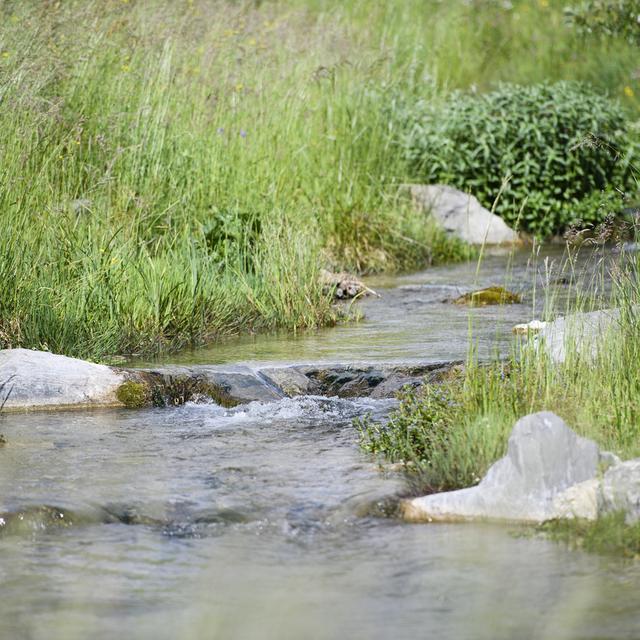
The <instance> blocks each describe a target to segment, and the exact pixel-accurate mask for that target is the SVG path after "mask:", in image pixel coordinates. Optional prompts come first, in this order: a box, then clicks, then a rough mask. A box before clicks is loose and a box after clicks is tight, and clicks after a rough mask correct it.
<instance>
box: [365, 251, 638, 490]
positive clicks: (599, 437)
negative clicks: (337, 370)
mask: <svg viewBox="0 0 640 640" xmlns="http://www.w3.org/2000/svg"><path fill="white" fill-rule="evenodd" d="M608 250H609V249H605V251H608ZM600 258H601V256H599V255H598V254H596V256H595V258H594V259H595V260H596V261H599V260H600ZM572 264H575V256H574V257H573V258H572V260H570V261H569V262H568V266H567V270H566V273H570V271H571V268H572V267H571V265H572ZM602 265H603V266H602V268H603V269H604V268H605V267H604V263H602ZM611 272H612V275H613V278H614V281H613V283H614V284H613V291H612V293H611V294H610V295H608V296H605V297H604V298H603V297H602V295H601V293H602V292H600V294H599V299H598V300H597V302H596V304H600V305H604V306H611V307H619V308H621V309H622V314H621V318H620V322H619V325H618V326H616V327H615V330H614V331H612V332H611V334H610V335H606V336H600V338H601V339H602V340H603V341H604V342H603V346H602V347H601V348H599V349H598V352H597V356H596V357H595V358H591V357H590V356H589V353H590V350H589V349H582V350H581V351H580V353H578V352H577V350H576V351H571V349H569V352H568V355H567V358H566V360H565V361H564V362H563V363H562V364H557V363H553V362H551V361H550V360H549V358H548V356H547V354H546V352H545V351H544V350H542V349H535V348H532V345H531V341H530V340H529V341H527V340H526V338H525V340H524V341H523V342H521V343H516V344H515V345H514V348H513V352H512V354H511V355H510V356H509V357H508V358H506V359H505V360H501V361H494V362H490V363H478V362H477V361H476V360H475V358H474V357H473V354H471V355H470V358H469V362H468V363H467V365H466V366H465V367H464V368H461V369H459V370H457V371H456V370H454V371H453V372H452V374H451V375H450V376H449V378H448V379H447V380H445V381H443V382H442V383H439V384H432V385H425V386H424V387H422V388H421V389H420V390H417V391H416V390H413V389H407V390H405V391H403V392H402V393H401V394H400V406H399V408H398V409H397V410H396V411H394V412H393V413H392V414H391V416H390V419H389V421H388V422H387V423H384V424H378V423H374V422H372V421H370V420H367V419H366V420H364V421H361V422H360V424H359V425H358V426H359V428H360V433H361V446H362V447H363V449H364V450H365V451H367V452H369V453H371V454H373V455H375V456H380V457H381V458H383V459H386V460H389V461H392V462H401V463H404V465H405V467H406V470H407V471H408V472H409V475H410V477H411V478H412V480H413V482H414V484H415V489H416V492H418V493H424V492H433V491H442V490H450V489H458V488H461V487H466V486H472V485H474V484H476V483H477V482H478V481H479V480H480V479H481V478H482V477H483V476H484V474H485V473H486V471H487V469H488V468H489V466H490V465H491V464H493V462H495V461H496V460H497V459H498V458H500V457H501V456H502V455H504V453H505V450H506V445H507V439H508V437H509V434H510V432H511V429H512V428H513V425H514V424H515V422H516V421H517V420H518V419H519V418H521V417H522V416H524V415H527V414H529V413H533V412H536V411H543V410H545V411H553V412H555V413H557V414H558V415H559V416H561V417H562V418H563V419H564V420H565V421H566V422H567V424H568V425H569V426H570V427H571V428H572V429H574V430H575V431H576V432H578V433H579V434H580V435H583V436H585V437H588V438H591V439H593V440H595V441H596V442H597V443H598V444H599V445H600V446H601V447H602V448H603V449H605V450H608V451H613V452H614V453H616V454H617V455H619V456H620V457H622V458H632V457H637V456H640V370H639V369H638V366H637V363H638V362H640V321H639V320H640V319H639V318H638V314H637V309H638V308H639V307H638V305H639V304H640V285H639V280H638V275H639V274H640V257H638V255H637V254H636V256H635V257H634V258H633V259H629V258H623V257H621V258H620V260H619V262H618V263H614V265H613V267H611ZM569 286H575V289H576V290H575V291H574V296H573V302H572V303H571V304H570V306H569V308H568V309H564V308H563V309H560V308H558V305H557V304H555V303H554V300H553V299H552V293H551V292H552V291H553V289H554V286H553V284H551V286H549V287H548V289H547V291H546V293H545V292H540V291H538V292H537V295H547V298H548V300H547V302H548V304H547V309H548V313H549V314H550V315H553V314H554V312H558V311H562V312H567V311H568V312H569V313H570V312H572V311H578V310H580V309H584V308H585V307H586V308H589V307H588V305H590V304H592V303H594V301H595V294H596V291H594V290H595V289H601V286H602V282H601V281H600V278H599V277H597V278H596V279H595V280H594V282H593V285H592V290H589V289H588V288H587V289H586V290H585V289H580V288H579V287H578V286H577V285H569Z"/></svg>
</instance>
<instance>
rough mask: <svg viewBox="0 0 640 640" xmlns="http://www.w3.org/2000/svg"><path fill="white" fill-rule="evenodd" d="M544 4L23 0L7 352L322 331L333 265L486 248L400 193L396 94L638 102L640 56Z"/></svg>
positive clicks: (439, 256)
mask: <svg viewBox="0 0 640 640" xmlns="http://www.w3.org/2000/svg"><path fill="white" fill-rule="evenodd" d="M529 4H530V3H515V8H514V9H513V11H505V10H501V11H498V10H496V9H495V8H494V7H493V5H492V4H491V3H483V2H480V3H472V4H471V5H470V6H468V4H467V3H438V2H421V1H420V2H419V1H417V0H411V1H410V2H406V3H400V4H397V3H378V2H367V1H358V0H350V1H348V2H335V1H333V0H332V1H329V0H326V1H322V0H316V1H314V2H301V1H298V0H287V1H283V2H230V1H223V0H219V1H215V2H205V1H204V0H194V1H193V2H191V1H187V0H184V1H182V0H177V1H176V2H168V1H166V0H152V1H144V2H142V1H138V2H136V1H135V0H131V1H130V2H126V3H125V2H121V1H120V0H117V1H116V0H105V1H100V2H98V1H95V2H92V1H88V2H85V1H80V0H71V1H70V2H64V3H54V4H50V3H49V4H47V5H46V6H45V5H42V4H41V3H38V2H35V0H34V1H26V2H19V3H15V2H4V3H0V160H1V162H0V180H1V185H2V188H1V189H0V222H1V224H2V229H3V233H2V235H1V236H0V278H1V281H2V283H3V287H2V290H1V291H0V347H7V346H14V347H15V346H28V347H35V348H48V349H51V350H55V351H60V352H64V353H67V354H71V355H78V356H84V357H93V358H100V357H104V356H106V355H108V354H114V353H133V352H136V353H140V352H152V351H154V350H158V349H175V348H179V347H181V346H183V345H185V344H191V343H199V342H202V341H205V340H209V339H212V338H215V337H217V336H220V335H222V334H228V333H236V332H240V331H247V330H250V331H254V330H261V329H267V328H275V327H284V328H288V329H291V330H295V329H297V328H302V327H313V326H318V325H323V324H327V323H331V322H334V321H335V314H334V312H333V311H332V309H331V307H330V301H329V300H328V299H327V298H326V296H324V295H323V292H322V290H321V287H320V286H319V284H318V283H317V278H316V274H317V272H318V270H319V269H320V268H321V267H330V268H337V269H342V268H345V269H352V270H357V271H361V272H367V271H379V270H385V269H386V270H394V269H407V268H412V267H415V266H418V265H425V264H429V263H430V262H432V261H438V260H446V259H449V258H456V257H460V256H462V255H464V251H462V250H461V248H460V246H459V245H456V244H453V243H451V242H449V241H448V240H447V239H446V238H444V236H443V234H441V233H439V232H438V231H436V230H435V229H434V228H433V227H431V226H430V225H428V224H425V221H424V218H423V216H422V214H419V213H416V212H414V211H413V210H411V209H410V208H409V207H407V206H406V204H405V203H403V202H402V201H401V200H400V199H399V198H398V186H399V184H401V183H402V182H404V181H405V180H406V176H407V171H406V167H405V166H404V163H403V161H402V159H401V155H400V154H399V152H398V149H397V148H396V145H395V132H394V131H393V130H392V129H393V125H392V124H391V120H390V118H389V116H388V114H389V109H390V108H391V109H393V105H394V96H396V95H398V93H399V92H400V93H411V94H419V95H420V96H422V97H425V98H429V96H431V95H434V94H436V93H441V92H442V91H445V90H447V89H448V88H451V87H467V88H468V87H470V86H472V85H473V86H474V87H477V88H478V90H481V89H483V88H486V87H488V86H489V85H490V84H491V83H492V82H494V81H498V80H510V81H516V82H517V81H520V82H532V81H537V80H539V79H541V78H546V79H548V78H556V77H567V76H570V77H576V78H578V79H585V80H590V81H593V82H594V83H595V84H597V86H599V87H600V88H603V89H607V90H610V91H611V92H613V93H614V94H616V95H617V94H620V97H622V98H623V99H625V100H626V101H627V105H628V106H629V108H630V109H631V110H633V109H634V107H635V104H636V103H635V98H634V97H633V96H631V95H629V92H628V91H627V92H625V91H624V88H625V87H630V88H632V89H633V88H634V87H635V84H634V83H635V82H636V81H635V80H633V79H630V76H629V74H630V72H631V69H632V68H633V64H635V57H634V55H633V53H632V52H630V51H629V49H628V48H625V47H623V46H617V45H616V46H613V45H606V46H605V45H597V44H594V45H593V46H592V47H591V48H589V49H587V50H586V51H587V52H588V53H587V54H586V53H585V48H584V47H583V46H582V45H581V44H580V41H579V39H578V38H577V36H575V35H574V34H573V33H572V32H571V31H570V30H568V28H566V27H564V26H563V25H562V24H561V22H559V20H560V18H559V14H558V13H557V12H551V11H550V10H549V11H547V10H546V9H545V10H544V11H543V9H541V8H540V7H538V8H536V9H527V6H528V5H529ZM472 35H473V37H472ZM534 49H535V50H536V56H535V59H534V56H533V55H532V51H533V50H534ZM605 49H606V56H603V52H604V51H605ZM558 60H561V61H562V63H561V64H559V63H558ZM603 61H604V62H603ZM634 95H635V94H634Z"/></svg>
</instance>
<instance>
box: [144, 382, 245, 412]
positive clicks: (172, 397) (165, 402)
mask: <svg viewBox="0 0 640 640" xmlns="http://www.w3.org/2000/svg"><path fill="white" fill-rule="evenodd" d="M152 400H153V404H154V405H155V406H157V407H167V406H180V405H183V404H184V403H185V402H189V401H192V402H194V401H195V402H197V401H198V400H200V401H202V400H213V401H214V402H215V403H216V404H218V405H220V406H221V407H235V406H237V405H238V404H240V403H239V402H238V400H236V399H235V398H233V397H232V396H231V395H230V394H229V393H228V392H227V390H226V389H224V388H223V387H221V386H220V385H217V384H214V383H212V382H208V381H207V380H202V379H199V378H190V377H188V376H166V377H163V378H161V379H160V380H157V381H156V383H155V384H154V385H153V394H152Z"/></svg>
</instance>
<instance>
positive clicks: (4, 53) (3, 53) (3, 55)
mask: <svg viewBox="0 0 640 640" xmlns="http://www.w3.org/2000/svg"><path fill="white" fill-rule="evenodd" d="M2 57H3V58H5V59H6V58H8V57H9V52H8V51H3V52H2Z"/></svg>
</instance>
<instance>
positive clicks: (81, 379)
mask: <svg viewBox="0 0 640 640" xmlns="http://www.w3.org/2000/svg"><path fill="white" fill-rule="evenodd" d="M125 379H126V378H125V374H123V373H120V372H117V371H115V370H113V369H111V368H110V367H106V366H104V365H101V364H93V363H92V362H85V361H84V360H77V359H76V358H67V357H66V356H60V355H56V354H53V353H48V352H46V351H31V350H29V349H4V350H1V351H0V385H3V389H2V392H1V393H0V404H2V403H3V401H6V402H5V409H30V408H36V407H37V408H47V407H49V408H56V407H57V408H60V407H63V406H83V405H84V406H93V405H100V406H104V405H118V404H119V402H118V400H117V399H116V391H117V390H118V388H119V387H120V385H121V384H122V383H123V382H124V381H125Z"/></svg>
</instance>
